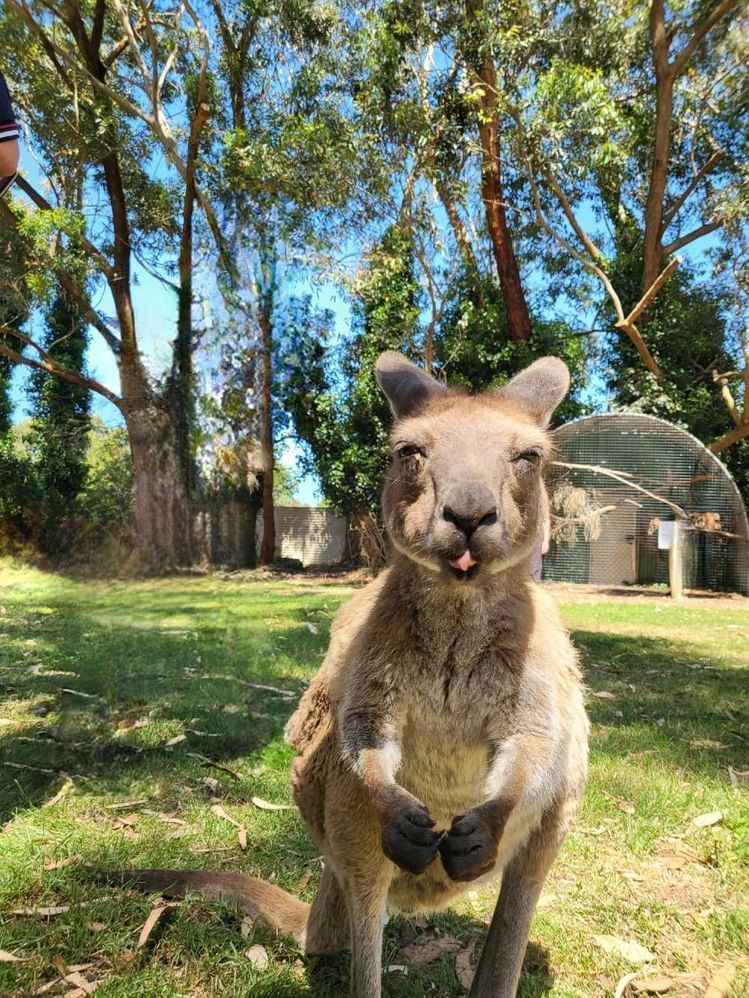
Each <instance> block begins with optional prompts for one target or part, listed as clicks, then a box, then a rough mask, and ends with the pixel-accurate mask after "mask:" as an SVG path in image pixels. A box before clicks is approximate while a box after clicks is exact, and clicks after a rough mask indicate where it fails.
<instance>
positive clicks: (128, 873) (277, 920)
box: [95, 870, 311, 946]
mask: <svg viewBox="0 0 749 998" xmlns="http://www.w3.org/2000/svg"><path fill="white" fill-rule="evenodd" d="M95 879H96V880H97V881H98V882H99V883H104V884H114V885H118V886H120V887H133V888H136V889H137V890H141V891H158V892H159V893H160V894H163V895H164V897H167V898H181V897H184V896H185V895H186V894H188V893H194V894H199V895H201V897H204V898H210V899H215V900H219V901H227V902H229V903H230V904H236V905H238V906H239V907H240V908H242V909H243V910H244V911H246V912H247V914H248V915H251V916H253V917H254V918H257V919H259V920H260V921H262V922H263V923H265V925H267V926H268V927H269V928H271V929H275V930H276V931H277V932H280V933H281V934H282V935H285V936H291V937H292V938H293V939H294V940H295V941H296V942H297V943H298V944H299V945H300V946H304V943H305V936H306V931H307V919H308V918H309V913H310V907H311V906H310V905H309V904H307V903H306V902H304V901H300V900H299V899H298V898H295V897H294V896H293V895H292V894H288V893H287V892H286V891H284V890H281V888H280V887H276V886H275V884H269V883H268V882H267V881H266V880H259V879H258V878H257V877H246V876H243V875H242V874H239V873H230V872H229V871H227V870H103V871H101V872H99V873H97V874H96V876H95Z"/></svg>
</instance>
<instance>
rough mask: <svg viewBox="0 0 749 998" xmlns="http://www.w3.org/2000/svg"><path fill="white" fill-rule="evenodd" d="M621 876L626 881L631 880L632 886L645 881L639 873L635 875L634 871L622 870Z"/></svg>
mask: <svg viewBox="0 0 749 998" xmlns="http://www.w3.org/2000/svg"><path fill="white" fill-rule="evenodd" d="M622 876H623V877H626V878H627V880H631V881H632V883H634V884H641V883H642V882H643V881H644V879H645V878H644V877H641V876H640V874H639V873H635V871H634V870H622Z"/></svg>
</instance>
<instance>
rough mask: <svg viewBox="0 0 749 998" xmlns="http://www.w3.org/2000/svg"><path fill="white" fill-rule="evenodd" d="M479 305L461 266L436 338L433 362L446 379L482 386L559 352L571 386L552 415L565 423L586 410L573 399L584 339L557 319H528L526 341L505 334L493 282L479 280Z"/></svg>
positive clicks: (582, 374) (580, 382)
mask: <svg viewBox="0 0 749 998" xmlns="http://www.w3.org/2000/svg"><path fill="white" fill-rule="evenodd" d="M480 291H481V306H480V307H479V306H478V305H477V304H476V278H475V277H471V276H470V275H468V274H466V273H465V272H464V273H463V274H461V275H459V277H458V279H457V280H456V281H455V282H454V283H453V284H452V286H451V288H450V292H449V295H448V298H447V303H446V306H445V310H444V313H443V317H442V322H441V324H440V328H439V335H438V336H437V339H436V354H437V365H438V367H439V368H440V371H441V374H442V375H443V376H444V377H445V379H446V380H447V381H449V382H450V383H451V384H455V385H463V386H465V387H466V388H469V389H471V390H472V391H483V390H484V389H486V388H491V387H493V386H494V385H498V384H501V383H503V382H504V381H507V380H508V379H509V378H511V377H512V376H513V375H514V374H517V373H518V371H520V370H522V368H524V367H527V365H528V364H531V363H533V361H534V360H537V359H538V358H539V357H544V356H546V355H547V354H553V355H555V356H557V357H561V359H562V360H564V361H565V363H566V364H567V366H568V367H569V369H570V374H571V376H572V384H573V391H572V393H571V394H570V395H569V396H568V397H567V398H566V399H565V400H564V402H563V403H562V405H561V406H560V407H559V409H558V410H557V412H556V415H555V417H554V419H555V422H556V423H565V422H567V421H568V420H570V419H575V418H576V417H577V416H582V415H584V414H585V412H586V411H587V409H586V407H585V406H584V405H583V404H582V403H581V402H580V401H579V393H580V390H581V389H582V388H583V386H584V385H585V379H586V360H587V358H586V347H585V340H584V339H583V338H582V337H580V336H575V335H574V334H573V333H572V331H571V330H570V328H569V326H568V325H567V324H566V323H565V322H562V321H561V320H556V321H545V320H543V319H540V318H534V320H533V336H532V338H531V339H530V340H529V341H527V342H517V341H513V340H510V339H509V337H508V335H507V326H506V323H507V316H506V313H505V310H504V308H503V305H502V296H501V292H500V290H499V287H498V286H497V284H496V282H495V281H494V280H492V279H490V278H484V279H483V280H481V283H480Z"/></svg>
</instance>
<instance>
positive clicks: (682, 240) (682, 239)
mask: <svg viewBox="0 0 749 998" xmlns="http://www.w3.org/2000/svg"><path fill="white" fill-rule="evenodd" d="M722 228H723V223H722V222H706V223H705V225H700V226H699V228H697V229H692V231H691V232H688V233H687V234H686V235H685V236H679V238H678V239H674V241H673V242H671V243H669V244H668V245H667V246H664V247H663V255H664V256H670V255H671V254H672V253H676V251H677V250H680V249H681V248H682V247H683V246H688V245H689V244H690V243H693V242H694V241H695V239H701V238H702V236H707V235H709V234H710V233H711V232H715V230H716V229H722Z"/></svg>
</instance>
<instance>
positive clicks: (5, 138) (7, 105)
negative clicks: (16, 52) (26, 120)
mask: <svg viewBox="0 0 749 998" xmlns="http://www.w3.org/2000/svg"><path fill="white" fill-rule="evenodd" d="M18 157H19V152H18V125H17V124H16V116H15V114H14V113H13V105H12V104H11V102H10V94H9V93H8V87H7V85H6V83H5V79H4V77H3V75H2V73H0V177H8V176H12V175H13V174H14V173H15V172H16V169H17V167H18Z"/></svg>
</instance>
